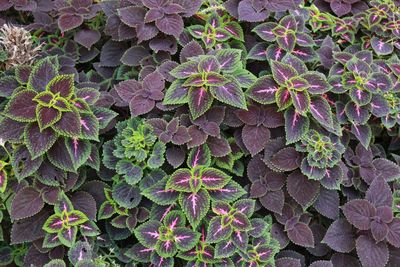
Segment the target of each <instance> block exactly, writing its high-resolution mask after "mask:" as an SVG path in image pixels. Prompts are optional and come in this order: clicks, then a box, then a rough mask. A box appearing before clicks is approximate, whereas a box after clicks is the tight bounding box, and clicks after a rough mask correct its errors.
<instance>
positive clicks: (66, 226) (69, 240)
mask: <svg viewBox="0 0 400 267" xmlns="http://www.w3.org/2000/svg"><path fill="white" fill-rule="evenodd" d="M43 230H45V231H46V236H45V237H44V240H43V247H45V248H53V247H56V246H59V245H64V246H67V247H71V246H73V245H74V244H75V242H76V238H77V235H78V231H80V232H81V234H82V235H84V236H96V235H98V234H99V232H98V228H97V226H96V224H95V223H94V222H92V221H90V220H89V219H88V217H87V216H86V214H84V213H83V212H81V211H79V210H75V209H74V206H73V205H72V203H71V201H70V200H69V198H68V197H67V196H66V195H65V194H64V193H60V195H59V201H58V203H57V204H56V205H55V206H54V214H53V215H51V216H50V217H49V218H47V220H46V222H45V223H44V225H43Z"/></svg>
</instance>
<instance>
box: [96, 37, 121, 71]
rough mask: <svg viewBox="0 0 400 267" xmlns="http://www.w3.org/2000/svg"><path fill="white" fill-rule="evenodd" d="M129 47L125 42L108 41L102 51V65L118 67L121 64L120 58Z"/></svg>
mask: <svg viewBox="0 0 400 267" xmlns="http://www.w3.org/2000/svg"><path fill="white" fill-rule="evenodd" d="M126 49H127V45H126V43H124V42H115V41H112V40H109V41H107V42H106V43H105V44H104V45H103V47H102V49H101V52H100V65H101V66H104V67H116V66H119V65H120V64H121V62H120V59H121V57H122V55H123V54H124V52H125V50H126Z"/></svg>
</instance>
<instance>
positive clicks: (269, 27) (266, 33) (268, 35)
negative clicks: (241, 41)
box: [252, 22, 277, 51]
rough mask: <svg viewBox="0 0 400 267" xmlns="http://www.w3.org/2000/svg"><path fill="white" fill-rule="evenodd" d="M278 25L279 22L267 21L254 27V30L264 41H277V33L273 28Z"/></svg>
mask: <svg viewBox="0 0 400 267" xmlns="http://www.w3.org/2000/svg"><path fill="white" fill-rule="evenodd" d="M276 26H277V24H276V23H274V22H266V23H262V24H259V25H257V26H256V27H254V29H253V30H252V31H253V32H255V33H256V34H257V35H258V36H260V38H261V39H263V40H264V41H267V42H273V41H275V34H274V33H273V29H274V28H275V27H276ZM264 51H265V50H264Z"/></svg>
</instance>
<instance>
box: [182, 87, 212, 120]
mask: <svg viewBox="0 0 400 267" xmlns="http://www.w3.org/2000/svg"><path fill="white" fill-rule="evenodd" d="M188 98H189V109H190V113H191V114H192V116H193V119H197V118H198V117H200V116H201V115H203V114H204V113H205V112H206V111H207V110H208V109H210V107H211V104H212V101H213V97H212V95H211V94H210V92H208V91H207V90H206V89H205V88H204V87H198V88H197V87H191V88H190V89H189V93H188Z"/></svg>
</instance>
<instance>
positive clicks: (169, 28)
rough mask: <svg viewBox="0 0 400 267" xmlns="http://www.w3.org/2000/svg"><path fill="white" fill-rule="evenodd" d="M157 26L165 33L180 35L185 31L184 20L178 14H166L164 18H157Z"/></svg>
mask: <svg viewBox="0 0 400 267" xmlns="http://www.w3.org/2000/svg"><path fill="white" fill-rule="evenodd" d="M156 26H157V28H158V29H159V30H160V31H162V32H163V33H166V34H168V35H173V36H175V37H179V35H180V34H181V33H182V31H183V20H182V18H181V16H179V15H177V14H170V15H165V16H164V17H163V18H161V19H158V20H156Z"/></svg>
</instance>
